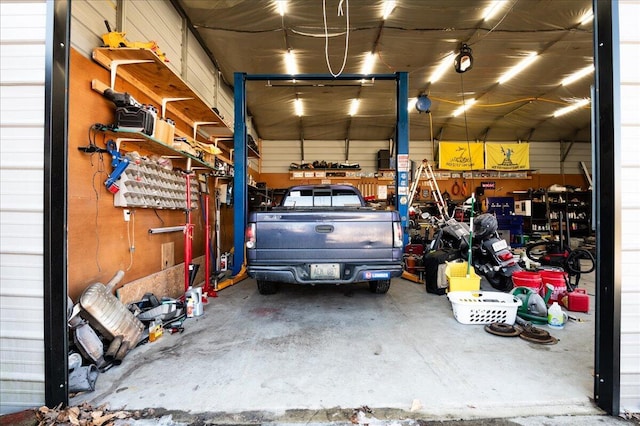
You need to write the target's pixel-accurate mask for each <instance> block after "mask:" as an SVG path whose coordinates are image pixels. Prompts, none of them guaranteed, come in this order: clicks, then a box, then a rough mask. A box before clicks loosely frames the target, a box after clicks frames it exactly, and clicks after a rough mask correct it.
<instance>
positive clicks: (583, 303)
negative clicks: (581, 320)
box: [558, 288, 589, 312]
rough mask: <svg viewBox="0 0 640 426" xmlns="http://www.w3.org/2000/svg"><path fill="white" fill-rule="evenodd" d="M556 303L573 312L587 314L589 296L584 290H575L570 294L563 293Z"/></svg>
mask: <svg viewBox="0 0 640 426" xmlns="http://www.w3.org/2000/svg"><path fill="white" fill-rule="evenodd" d="M558 303H560V304H561V305H562V306H564V307H565V308H567V309H568V310H570V311H573V312H589V295H588V294H587V291H586V290H585V289H584V288H576V289H575V290H573V291H572V292H571V293H569V292H566V291H565V292H564V293H562V294H561V295H560V297H559V298H558Z"/></svg>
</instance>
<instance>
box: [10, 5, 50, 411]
mask: <svg viewBox="0 0 640 426" xmlns="http://www.w3.org/2000/svg"><path fill="white" fill-rule="evenodd" d="M45 34H46V4H45V2H44V1H41V2H37V1H32V2H24V1H23V2H0V414H5V413H10V412H14V411H19V410H23V409H25V408H31V407H34V406H38V405H41V404H43V403H44V318H43V307H44V303H43V281H44V276H43V246H44V242H43V217H44V216H43V213H44V211H43V187H44V183H43V182H44V178H43V176H44V175H43V165H44V150H43V148H44V68H45V64H44V58H45V47H44V46H45Z"/></svg>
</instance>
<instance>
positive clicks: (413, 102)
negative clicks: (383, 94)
mask: <svg viewBox="0 0 640 426" xmlns="http://www.w3.org/2000/svg"><path fill="white" fill-rule="evenodd" d="M417 102H418V98H411V99H409V102H408V103H407V111H409V112H411V111H413V109H414V108H415V107H416V103H417Z"/></svg>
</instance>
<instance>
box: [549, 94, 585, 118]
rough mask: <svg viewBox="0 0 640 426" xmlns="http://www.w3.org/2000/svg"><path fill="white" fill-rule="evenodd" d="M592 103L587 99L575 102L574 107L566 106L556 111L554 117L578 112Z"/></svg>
mask: <svg viewBox="0 0 640 426" xmlns="http://www.w3.org/2000/svg"><path fill="white" fill-rule="evenodd" d="M590 102H591V99H589V98H587V99H581V100H579V101H578V102H575V103H574V104H572V105H569V106H566V107H564V108H560V109H559V110H556V112H554V113H553V116H554V117H560V116H562V115H565V114H569V113H570V112H573V111H575V110H577V109H578V108H582V107H583V106H586V105H588V104H589V103H590Z"/></svg>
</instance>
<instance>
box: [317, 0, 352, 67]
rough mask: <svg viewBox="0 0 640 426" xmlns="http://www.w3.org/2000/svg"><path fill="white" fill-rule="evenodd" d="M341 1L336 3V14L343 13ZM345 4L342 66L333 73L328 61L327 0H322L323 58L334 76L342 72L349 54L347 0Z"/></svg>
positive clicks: (340, 14)
mask: <svg viewBox="0 0 640 426" xmlns="http://www.w3.org/2000/svg"><path fill="white" fill-rule="evenodd" d="M343 2H345V0H340V3H338V16H342V15H343V12H342V3H343ZM346 4H347V14H346V18H347V32H346V35H345V44H344V55H343V58H342V67H341V68H340V71H338V73H337V74H335V73H334V72H333V69H331V61H329V30H328V28H327V1H326V0H322V18H323V21H324V58H325V61H326V62H327V67H328V68H329V72H330V73H331V75H332V76H334V77H338V76H339V75H340V74H342V71H344V67H345V65H346V64H347V56H348V55H349V0H346Z"/></svg>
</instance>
